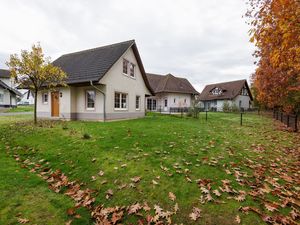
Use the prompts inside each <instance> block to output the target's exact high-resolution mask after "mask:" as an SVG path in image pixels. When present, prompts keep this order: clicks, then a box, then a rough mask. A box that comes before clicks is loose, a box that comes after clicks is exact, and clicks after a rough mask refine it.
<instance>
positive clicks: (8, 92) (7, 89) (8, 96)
mask: <svg viewBox="0 0 300 225" xmlns="http://www.w3.org/2000/svg"><path fill="white" fill-rule="evenodd" d="M21 95H22V94H21V93H20V92H19V91H18V90H16V89H15V83H14V81H13V80H12V79H11V78H10V72H9V70H4V69H0V108H11V107H16V106H17V97H18V96H21Z"/></svg>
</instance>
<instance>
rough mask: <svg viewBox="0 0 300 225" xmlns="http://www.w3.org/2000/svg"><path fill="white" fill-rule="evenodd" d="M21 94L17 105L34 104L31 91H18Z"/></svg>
mask: <svg viewBox="0 0 300 225" xmlns="http://www.w3.org/2000/svg"><path fill="white" fill-rule="evenodd" d="M19 92H20V93H21V94H22V96H20V99H19V101H18V105H33V104H34V94H33V92H32V91H30V90H27V89H19Z"/></svg>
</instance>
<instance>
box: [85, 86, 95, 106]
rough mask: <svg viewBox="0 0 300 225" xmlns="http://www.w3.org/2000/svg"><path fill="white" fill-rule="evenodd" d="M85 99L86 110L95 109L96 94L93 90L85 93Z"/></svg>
mask: <svg viewBox="0 0 300 225" xmlns="http://www.w3.org/2000/svg"><path fill="white" fill-rule="evenodd" d="M85 97H86V108H87V109H95V98H96V92H95V91H94V90H89V91H86V92H85Z"/></svg>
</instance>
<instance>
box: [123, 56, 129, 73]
mask: <svg viewBox="0 0 300 225" xmlns="http://www.w3.org/2000/svg"><path fill="white" fill-rule="evenodd" d="M128 64H129V61H128V60H126V59H123V73H124V74H128Z"/></svg>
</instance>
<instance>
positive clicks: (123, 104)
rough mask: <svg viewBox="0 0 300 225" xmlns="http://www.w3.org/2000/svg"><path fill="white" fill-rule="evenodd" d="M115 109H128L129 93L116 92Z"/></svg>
mask: <svg viewBox="0 0 300 225" xmlns="http://www.w3.org/2000/svg"><path fill="white" fill-rule="evenodd" d="M115 109H127V94H126V93H121V92H115Z"/></svg>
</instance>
